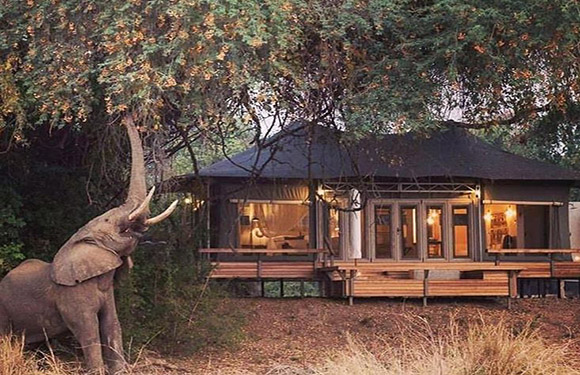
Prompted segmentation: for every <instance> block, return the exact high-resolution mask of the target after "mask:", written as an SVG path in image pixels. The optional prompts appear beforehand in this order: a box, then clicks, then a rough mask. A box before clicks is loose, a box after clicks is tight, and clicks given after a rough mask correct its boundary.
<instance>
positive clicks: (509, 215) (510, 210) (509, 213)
mask: <svg viewBox="0 0 580 375" xmlns="http://www.w3.org/2000/svg"><path fill="white" fill-rule="evenodd" d="M514 216H516V211H515V210H514V209H513V208H512V207H511V206H509V207H508V209H507V210H506V211H505V217H506V218H507V219H511V218H513V217H514Z"/></svg>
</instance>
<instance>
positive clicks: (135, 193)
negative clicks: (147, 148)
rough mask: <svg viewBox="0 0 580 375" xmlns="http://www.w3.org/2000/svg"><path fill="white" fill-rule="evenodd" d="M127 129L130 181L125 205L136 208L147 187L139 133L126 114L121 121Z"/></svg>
mask: <svg viewBox="0 0 580 375" xmlns="http://www.w3.org/2000/svg"><path fill="white" fill-rule="evenodd" d="M123 122H124V123H125V126H126V127H127V134H128V135H129V142H130V143H131V180H130V182H129V193H128V195H127V203H129V204H131V205H133V206H137V205H139V204H140V203H141V202H143V200H144V199H145V197H146V195H147V187H146V184H145V160H144V156H143V145H142V144H141V138H140V137H139V132H138V131H137V128H136V127H135V123H134V121H133V116H132V115H131V114H127V115H126V116H125V118H124V119H123Z"/></svg>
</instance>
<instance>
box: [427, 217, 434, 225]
mask: <svg viewBox="0 0 580 375" xmlns="http://www.w3.org/2000/svg"><path fill="white" fill-rule="evenodd" d="M427 224H429V225H433V224H435V219H433V217H432V216H429V217H428V218H427Z"/></svg>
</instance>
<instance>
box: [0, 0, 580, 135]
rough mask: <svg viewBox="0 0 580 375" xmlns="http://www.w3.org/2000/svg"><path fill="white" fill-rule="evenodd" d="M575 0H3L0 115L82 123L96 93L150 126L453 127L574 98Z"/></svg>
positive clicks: (537, 112)
mask: <svg viewBox="0 0 580 375" xmlns="http://www.w3.org/2000/svg"><path fill="white" fill-rule="evenodd" d="M579 7H580V5H579V4H578V3H577V2H574V1H564V0H556V1H548V0H532V1H523V0H507V1H505V0H502V1H467V2H466V1H453V0H444V1H443V0H442V1H415V0H397V1H393V0H367V1H329V0H317V1H308V2H305V1H300V0H267V1H255V2H238V1H233V0H229V1H191V0H187V1H180V0H174V1H169V0H160V1H153V2H149V1H141V0H133V1H108V2H97V1H92V0H84V1H72V0H44V1H43V0H29V1H27V2H17V3H14V2H8V1H5V2H3V4H2V8H1V9H0V16H1V17H2V18H1V21H2V22H1V24H2V25H3V26H2V34H1V38H2V39H1V40H0V49H1V51H2V68H1V71H0V73H1V77H2V78H1V80H0V85H1V86H2V92H3V94H2V102H1V107H0V108H1V111H2V115H3V118H4V124H3V126H4V128H7V127H8V126H11V127H12V130H13V134H14V136H16V137H19V132H18V131H17V130H18V129H19V128H18V127H22V126H24V125H25V124H27V123H28V122H29V121H31V118H32V119H33V120H34V121H37V122H38V121H40V122H47V121H48V122H50V123H52V124H54V125H55V126H61V125H66V124H79V125H82V123H83V122H84V121H86V120H87V119H89V118H90V116H91V114H92V113H93V111H94V108H95V106H98V105H102V106H104V107H105V108H106V113H107V114H108V116H110V118H111V119H115V118H117V117H118V116H119V114H120V113H123V112H126V111H132V112H135V113H136V114H137V115H138V117H139V119H140V120H141V121H142V123H143V124H144V125H147V126H150V127H152V128H158V127H162V126H167V124H168V123H171V122H172V121H175V120H179V121H181V123H182V124H184V125H195V126H196V127H197V130H208V129H211V131H213V132H222V133H228V134H231V131H232V130H234V129H239V128H240V125H242V124H243V123H244V122H250V121H252V120H253V121H254V122H257V121H258V120H259V117H260V116H263V115H265V114H269V115H282V114H286V115H291V116H294V117H296V116H300V117H305V118H307V119H310V120H329V121H336V120H337V119H338V120H340V121H346V122H347V123H349V124H357V125H371V124H372V125H374V126H388V127H391V128H392V127H393V126H394V127H397V126H403V127H405V126H406V125H417V126H424V125H428V124H433V123H434V122H433V120H440V121H442V120H448V119H449V114H450V112H451V113H452V114H455V116H454V118H455V119H456V120H460V121H458V123H459V124H460V125H462V126H467V127H487V126H490V125H493V124H523V123H526V122H528V121H530V119H533V118H535V117H537V116H541V115H543V114H544V113H546V112H549V111H551V110H558V111H561V112H564V113H567V109H568V108H569V107H570V106H574V105H577V102H578V90H579V86H578V82H579V79H580V75H579V63H578V61H579V57H580V56H579V54H580V51H579V48H580V47H579V44H578V40H579V33H580V29H579V26H578V25H579V24H580V9H579ZM459 115H460V116H459ZM277 120H280V119H279V118H277ZM354 120H357V121H356V122H354ZM254 125H256V124H254ZM221 126H229V128H225V129H224V128H221ZM231 126H235V128H231Z"/></svg>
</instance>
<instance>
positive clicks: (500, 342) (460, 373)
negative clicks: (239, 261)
mask: <svg viewBox="0 0 580 375" xmlns="http://www.w3.org/2000/svg"><path fill="white" fill-rule="evenodd" d="M400 332H401V333H400V335H399V340H398V341H397V342H393V341H392V340H391V341H389V342H386V341H384V345H383V351H382V352H381V353H371V352H370V351H369V350H367V349H366V348H365V346H364V345H362V344H361V343H360V342H357V341H356V340H355V339H352V338H350V337H349V338H348V341H349V345H348V349H347V350H346V351H344V352H340V353H334V354H331V355H329V357H328V358H329V359H328V360H327V361H326V362H324V363H320V364H318V365H313V366H309V367H292V366H279V367H276V368H272V369H270V370H269V371H268V372H267V374H268V375H523V374H525V375H545V374H550V375H573V374H580V363H579V361H578V359H577V358H576V356H577V354H578V353H575V352H574V351H573V350H571V349H570V348H569V347H568V345H566V344H565V343H560V344H548V343H547V342H546V341H545V340H544V339H543V338H542V337H541V336H540V334H539V332H538V331H537V330H534V329H532V328H531V327H530V326H529V325H528V326H524V327H523V328H519V329H516V328H513V326H512V325H511V324H509V322H507V321H505V320H500V321H498V322H494V323H489V322H486V321H484V320H483V318H480V319H479V320H478V321H477V322H475V323H465V324H460V323H456V322H455V320H454V319H453V318H452V319H451V323H450V324H449V326H448V327H447V328H446V329H445V331H443V332H434V331H433V329H432V327H431V325H429V323H428V322H427V321H426V320H425V319H423V318H419V317H411V318H408V320H407V321H405V322H402V323H401V324H400ZM377 340H380V338H377ZM140 357H141V356H140ZM155 358H156V355H155V354H146V355H143V357H142V358H141V359H140V360H138V361H137V364H133V365H132V366H131V367H130V368H129V369H128V371H127V373H128V374H133V375H138V374H184V373H192V372H190V371H188V370H187V369H184V368H178V367H176V366H175V365H173V364H171V363H169V362H167V361H165V360H163V359H160V358H159V359H155ZM157 358H158V357H157ZM81 373H82V372H81V370H80V366H79V364H78V362H74V363H64V362H62V360H59V359H58V358H57V357H56V356H55V355H54V354H53V353H52V352H50V353H48V354H46V353H42V352H38V353H31V352H28V351H24V346H23V340H22V338H15V337H11V338H0V375H28V374H35V375H36V374H39V375H40V374H44V375H65V374H66V375H78V374H81ZM219 373H220V374H226V373H227V374H236V375H242V374H243V375H252V373H250V372H248V371H239V370H238V371H236V370H233V371H232V370H226V371H225V372H223V371H220V372H219Z"/></svg>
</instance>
